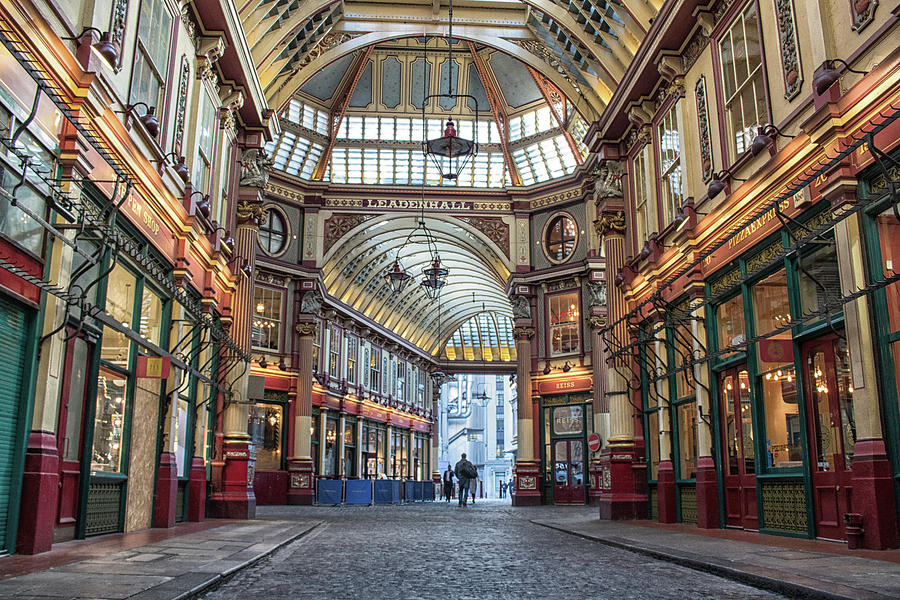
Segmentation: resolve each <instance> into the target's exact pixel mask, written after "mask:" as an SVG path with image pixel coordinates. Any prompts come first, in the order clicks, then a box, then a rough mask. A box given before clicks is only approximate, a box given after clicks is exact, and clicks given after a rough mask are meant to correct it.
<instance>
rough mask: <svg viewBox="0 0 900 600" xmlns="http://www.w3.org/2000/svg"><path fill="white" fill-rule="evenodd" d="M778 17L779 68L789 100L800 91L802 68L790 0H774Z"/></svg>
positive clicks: (785, 93) (792, 6)
mask: <svg viewBox="0 0 900 600" xmlns="http://www.w3.org/2000/svg"><path fill="white" fill-rule="evenodd" d="M775 15H776V17H777V18H778V39H779V41H780V42H781V70H782V76H783V78H784V97H785V99H787V100H790V99H791V98H793V97H794V96H796V95H797V94H798V93H799V92H800V85H801V84H802V83H803V75H802V72H803V70H802V69H801V68H800V48H799V47H798V45H797V25H796V18H795V16H794V3H793V1H792V0H775Z"/></svg>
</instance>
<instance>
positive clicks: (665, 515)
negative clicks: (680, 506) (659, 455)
mask: <svg viewBox="0 0 900 600" xmlns="http://www.w3.org/2000/svg"><path fill="white" fill-rule="evenodd" d="M676 493H677V490H676V488H675V468H674V465H672V461H671V460H661V461H660V462H659V473H658V475H657V477H656V502H657V513H658V514H657V521H659V522H660V523H676V522H678V511H677V510H676V503H675V494H676Z"/></svg>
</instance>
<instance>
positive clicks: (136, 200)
mask: <svg viewBox="0 0 900 600" xmlns="http://www.w3.org/2000/svg"><path fill="white" fill-rule="evenodd" d="M122 212H124V213H125V214H126V215H127V216H128V219H129V220H130V221H131V222H132V223H134V224H135V225H136V226H137V227H138V229H140V230H141V233H143V234H144V235H145V236H147V238H149V239H150V240H151V241H152V242H153V244H154V245H155V246H156V247H157V248H159V249H160V250H161V251H162V252H164V253H166V254H168V255H171V254H172V253H173V252H174V251H175V244H174V241H173V240H174V238H173V236H172V235H171V232H170V231H169V230H168V228H166V227H164V226H163V225H162V224H161V223H160V220H159V218H158V217H157V216H156V213H155V212H154V211H153V209H152V208H149V207H148V206H147V205H146V204H145V203H144V200H143V199H142V198H141V197H140V196H139V195H138V194H135V193H132V194H131V195H130V196H128V200H126V201H125V203H124V204H123V205H122Z"/></svg>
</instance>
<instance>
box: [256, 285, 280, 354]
mask: <svg viewBox="0 0 900 600" xmlns="http://www.w3.org/2000/svg"><path fill="white" fill-rule="evenodd" d="M281 305H282V291H281V290H275V289H272V288H267V287H263V286H259V285H257V286H254V288H253V323H252V326H251V327H250V340H251V342H252V344H253V347H254V348H259V349H260V350H274V351H277V350H278V348H279V344H280V340H281Z"/></svg>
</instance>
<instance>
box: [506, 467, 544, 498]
mask: <svg viewBox="0 0 900 600" xmlns="http://www.w3.org/2000/svg"><path fill="white" fill-rule="evenodd" d="M513 477H514V478H515V487H514V488H513V489H514V490H515V491H514V492H513V497H512V504H513V506H537V505H539V504H540V503H541V461H539V460H528V461H525V460H517V461H516V464H515V466H513Z"/></svg>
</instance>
